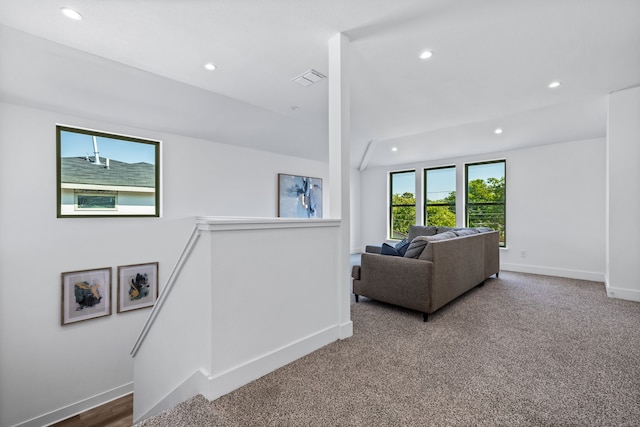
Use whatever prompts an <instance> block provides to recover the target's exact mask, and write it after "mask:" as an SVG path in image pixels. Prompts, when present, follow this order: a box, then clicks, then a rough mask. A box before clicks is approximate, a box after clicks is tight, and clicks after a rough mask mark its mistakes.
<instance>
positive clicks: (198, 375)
mask: <svg viewBox="0 0 640 427" xmlns="http://www.w3.org/2000/svg"><path fill="white" fill-rule="evenodd" d="M208 381H209V373H208V372H206V371H204V370H203V369H200V370H198V371H196V372H195V373H194V374H193V375H191V376H190V377H189V378H187V379H186V380H185V381H184V382H183V383H182V384H180V385H179V386H178V387H176V388H175V389H174V390H173V391H172V392H171V393H169V394H168V395H166V396H165V397H164V398H163V399H162V400H161V401H160V402H158V403H156V404H155V405H154V406H153V408H151V409H149V410H148V411H147V412H145V413H144V414H136V413H135V408H136V401H135V395H134V396H133V408H134V416H133V423H134V424H137V423H139V422H140V421H142V420H144V419H147V418H149V417H152V416H154V415H157V414H159V413H160V412H163V411H166V410H167V409H171V408H173V407H174V406H176V405H177V404H178V403H181V402H184V401H185V400H187V399H190V398H192V397H193V396H197V395H198V394H203V395H206V392H207V390H208V387H209V385H208Z"/></svg>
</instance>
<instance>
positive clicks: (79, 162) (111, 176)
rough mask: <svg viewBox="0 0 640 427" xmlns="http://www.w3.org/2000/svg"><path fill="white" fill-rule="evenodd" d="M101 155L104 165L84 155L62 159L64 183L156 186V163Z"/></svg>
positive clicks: (61, 166) (62, 179)
mask: <svg viewBox="0 0 640 427" xmlns="http://www.w3.org/2000/svg"><path fill="white" fill-rule="evenodd" d="M106 160H107V159H106V158H104V157H100V162H101V163H102V165H96V164H95V163H94V162H92V161H87V159H86V158H84V157H63V158H61V159H60V172H61V181H62V183H67V184H95V185H117V186H125V187H150V188H153V187H155V181H156V179H155V172H156V168H155V165H152V164H149V163H143V162H140V163H125V162H120V161H117V160H109V168H107V167H106V166H105V164H106Z"/></svg>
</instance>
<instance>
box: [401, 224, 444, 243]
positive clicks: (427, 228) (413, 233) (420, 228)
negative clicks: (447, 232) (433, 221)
mask: <svg viewBox="0 0 640 427" xmlns="http://www.w3.org/2000/svg"><path fill="white" fill-rule="evenodd" d="M437 231H438V227H434V226H433V225H412V226H411V227H410V228H409V237H408V241H409V243H411V242H412V241H413V239H415V238H416V237H418V236H433V235H434V234H436V232H437Z"/></svg>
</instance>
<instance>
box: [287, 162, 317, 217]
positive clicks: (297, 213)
mask: <svg viewBox="0 0 640 427" xmlns="http://www.w3.org/2000/svg"><path fill="white" fill-rule="evenodd" d="M278 217H280V218H322V179H321V178H312V177H308V176H299V175H287V174H284V173H280V174H278Z"/></svg>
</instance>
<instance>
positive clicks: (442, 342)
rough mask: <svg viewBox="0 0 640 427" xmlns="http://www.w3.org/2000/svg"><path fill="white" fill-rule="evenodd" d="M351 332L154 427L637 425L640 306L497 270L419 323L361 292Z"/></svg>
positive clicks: (195, 401) (194, 402) (590, 289)
mask: <svg viewBox="0 0 640 427" xmlns="http://www.w3.org/2000/svg"><path fill="white" fill-rule="evenodd" d="M351 307H352V320H353V323H354V335H353V337H351V338H349V339H347V340H343V341H337V342H335V343H332V344H330V345H328V346H326V347H323V348H321V349H320V350H318V351H316V352H314V353H312V354H310V355H308V356H306V357H304V358H302V359H299V360H297V361H295V362H293V363H291V364H289V365H287V366H285V367H283V368H281V369H279V370H277V371H275V372H273V373H271V374H269V375H266V376H264V377H262V378H260V379H259V380H257V381H254V382H253V383H251V384H248V385H246V386H244V387H242V388H240V389H238V390H236V391H234V392H232V393H230V394H228V395H226V396H223V397H221V398H219V399H217V400H215V401H213V402H208V401H207V400H206V399H204V398H203V397H202V396H196V397H195V398H192V399H190V400H188V401H187V402H184V403H182V404H180V405H178V406H177V407H175V408H173V409H171V410H169V411H166V412H164V413H162V414H159V415H157V416H155V417H152V418H150V419H147V420H145V421H143V422H142V423H140V424H138V426H140V427H152V426H161V427H164V426H171V427H175V426H638V425H640V303H635V302H629V301H621V300H616V299H609V298H607V296H606V293H605V289H604V285H603V284H602V283H595V282H588V281H580V280H571V279H560V278H554V277H547V276H536V275H529V274H520V273H510V272H501V273H500V278H499V279H495V278H493V279H490V280H488V281H487V283H486V285H485V286H484V287H481V288H476V289H474V290H472V291H471V292H469V293H467V294H466V295H464V296H463V297H461V298H458V299H457V300H456V301H454V302H453V303H451V304H449V305H447V306H445V307H444V308H442V309H441V310H439V311H437V312H436V313H434V314H433V315H431V316H430V317H429V322H427V323H423V322H422V316H421V314H420V313H417V312H414V311H411V310H405V309H402V308H398V307H394V306H390V305H387V304H382V303H378V302H375V301H371V300H367V299H366V298H361V300H360V302H359V303H357V304H352V306H351Z"/></svg>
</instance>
